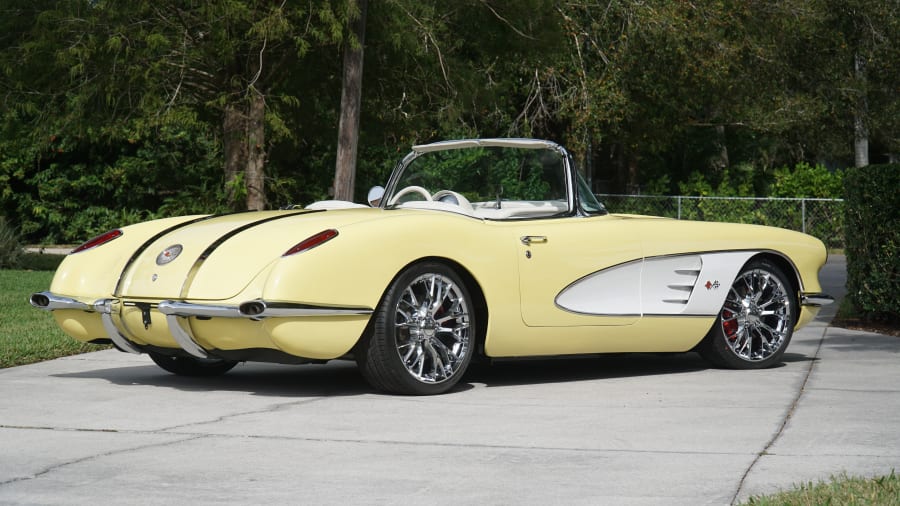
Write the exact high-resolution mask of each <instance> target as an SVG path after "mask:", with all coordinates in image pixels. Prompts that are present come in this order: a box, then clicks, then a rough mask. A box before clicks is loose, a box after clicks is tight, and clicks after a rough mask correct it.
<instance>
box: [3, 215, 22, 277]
mask: <svg viewBox="0 0 900 506" xmlns="http://www.w3.org/2000/svg"><path fill="white" fill-rule="evenodd" d="M21 255H22V241H21V239H20V237H19V231H18V230H16V229H15V227H13V226H12V225H11V224H10V223H9V222H7V221H6V218H4V217H2V216H0V269H11V268H13V267H18V265H19V258H20V257H21Z"/></svg>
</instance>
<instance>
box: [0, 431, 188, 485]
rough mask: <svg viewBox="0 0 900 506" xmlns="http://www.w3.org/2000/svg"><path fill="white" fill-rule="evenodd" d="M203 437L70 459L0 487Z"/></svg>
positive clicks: (3, 482)
mask: <svg viewBox="0 0 900 506" xmlns="http://www.w3.org/2000/svg"><path fill="white" fill-rule="evenodd" d="M51 430H59V429H51ZM69 430H80V429H69ZM91 432H93V431H91ZM96 432H109V431H96ZM204 437H206V436H205V435H194V436H191V437H183V438H179V439H178V440H175V441H166V442H163V443H150V444H145V445H138V446H131V447H128V448H121V449H118V450H113V451H108V452H103V453H95V454H93V455H87V456H84V457H79V458H75V459H70V460H67V461H65V462H60V463H58V464H53V465H50V466H48V467H46V468H44V469H41V470H40V471H38V472H36V473H33V474H30V475H28V476H16V477H14V478H10V479H8V480H3V481H0V487H2V486H5V485H10V484H12V483H18V482H22V481H31V480H36V479H38V478H40V477H41V476H45V475H47V474H49V473H52V472H54V471H57V470H59V469H62V468H64V467H68V466H73V465H76V464H81V463H83V462H90V461H92V460H96V459H101V458H105V457H112V456H115V455H121V454H124V453H130V452H134V451H138V450H145V449H147V448H162V447H166V446H171V445H176V444H181V443H184V442H187V441H193V440H195V439H201V438H204Z"/></svg>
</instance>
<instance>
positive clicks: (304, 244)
mask: <svg viewBox="0 0 900 506" xmlns="http://www.w3.org/2000/svg"><path fill="white" fill-rule="evenodd" d="M337 235H338V231H337V230H335V229H333V228H330V229H328V230H323V231H321V232H319V233H318V234H316V235H314V236H311V237H308V238H306V239H304V240H303V241H301V242H299V243H297V244H295V245H294V247H293V248H291V249H289V250H287V251H285V252H284V255H281V256H283V257H289V256H291V255H295V254H297V253H302V252H304V251H306V250H311V249H313V248H315V247H316V246H319V245H321V244H325V243H326V242H328V241H330V240H332V239H334V238H335V237H337Z"/></svg>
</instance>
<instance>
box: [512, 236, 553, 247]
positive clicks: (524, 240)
mask: <svg viewBox="0 0 900 506" xmlns="http://www.w3.org/2000/svg"><path fill="white" fill-rule="evenodd" d="M519 240H520V241H522V244H524V245H525V246H531V245H532V244H533V243H536V242H547V236H546V235H523V236H522V237H520V238H519Z"/></svg>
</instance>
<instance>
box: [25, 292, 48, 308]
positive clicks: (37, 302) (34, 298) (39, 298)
mask: <svg viewBox="0 0 900 506" xmlns="http://www.w3.org/2000/svg"><path fill="white" fill-rule="evenodd" d="M29 302H31V305H32V306H34V307H36V308H38V309H47V308H48V307H50V297H48V296H47V294H45V293H44V292H40V293H33V294H31V298H30V299H29Z"/></svg>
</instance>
